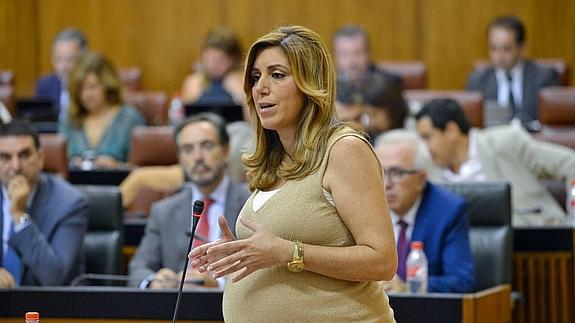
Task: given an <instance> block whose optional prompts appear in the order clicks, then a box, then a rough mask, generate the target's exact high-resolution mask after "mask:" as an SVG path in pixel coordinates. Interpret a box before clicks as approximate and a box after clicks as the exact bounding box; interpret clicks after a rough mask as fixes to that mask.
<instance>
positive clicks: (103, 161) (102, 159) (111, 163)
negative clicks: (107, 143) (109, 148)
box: [94, 155, 120, 169]
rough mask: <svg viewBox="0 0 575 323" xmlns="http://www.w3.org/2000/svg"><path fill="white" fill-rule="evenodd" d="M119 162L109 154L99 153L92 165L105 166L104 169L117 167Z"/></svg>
mask: <svg viewBox="0 0 575 323" xmlns="http://www.w3.org/2000/svg"><path fill="white" fill-rule="evenodd" d="M119 164H120V163H119V162H118V161H117V160H116V159H115V158H114V157H111V156H108V155H100V156H98V157H97V158H96V160H95V161H94V166H95V167H96V168H106V169H114V168H118V166H119Z"/></svg>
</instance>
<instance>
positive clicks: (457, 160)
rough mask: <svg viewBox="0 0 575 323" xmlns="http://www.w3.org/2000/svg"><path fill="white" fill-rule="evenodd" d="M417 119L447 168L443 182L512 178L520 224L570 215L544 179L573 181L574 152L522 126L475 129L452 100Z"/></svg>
mask: <svg viewBox="0 0 575 323" xmlns="http://www.w3.org/2000/svg"><path fill="white" fill-rule="evenodd" d="M415 119H416V120H417V132H419V134H420V135H421V137H422V138H423V139H424V140H425V142H426V143H427V146H428V147H429V150H430V152H431V155H432V157H433V160H434V162H435V164H436V165H437V166H439V167H442V168H443V174H442V175H443V176H442V177H443V180H445V181H448V182H461V181H485V180H488V181H505V182H509V183H510V184H511V188H512V190H511V191H512V205H513V224H514V225H530V224H536V225H537V224H538V225H540V224H544V223H547V222H557V221H561V220H562V219H564V217H565V212H564V211H563V209H562V208H561V206H560V205H559V204H558V203H557V201H556V200H555V199H554V198H553V196H551V193H550V192H549V191H548V190H547V189H546V188H545V187H544V186H543V185H542V184H541V183H540V182H539V180H540V179H542V178H550V179H554V180H558V181H562V182H564V183H565V184H566V185H567V184H568V183H569V181H570V180H571V179H573V178H575V152H574V151H573V150H571V149H569V148H567V147H563V146H559V145H555V144H551V143H548V142H543V141H537V140H534V139H533V138H532V137H531V136H530V135H529V134H528V133H527V132H526V131H525V130H523V128H521V127H515V126H510V125H504V126H499V127H490V128H486V129H475V128H470V126H469V121H468V120H467V118H466V117H465V115H464V113H463V110H462V109H461V107H460V106H459V104H458V103H457V102H455V101H454V100H451V99H436V100H432V101H430V102H429V103H427V104H426V105H425V106H424V107H423V108H422V109H421V110H420V111H419V112H418V113H417V114H416V116H415Z"/></svg>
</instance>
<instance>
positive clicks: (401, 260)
mask: <svg viewBox="0 0 575 323" xmlns="http://www.w3.org/2000/svg"><path fill="white" fill-rule="evenodd" d="M397 224H399V226H400V227H401V228H400V229H399V237H398V238H397V275H398V276H399V277H401V279H402V280H403V281H405V261H406V260H407V252H408V251H409V245H408V244H407V237H406V231H407V226H408V225H407V222H405V221H403V220H399V221H397Z"/></svg>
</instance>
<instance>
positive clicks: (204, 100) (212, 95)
mask: <svg viewBox="0 0 575 323" xmlns="http://www.w3.org/2000/svg"><path fill="white" fill-rule="evenodd" d="M241 59H242V49H241V46H240V42H239V40H238V38H237V37H236V35H235V34H234V33H233V31H232V30H231V29H230V28H227V27H219V28H216V29H214V30H212V31H210V32H209V33H208V34H207V36H206V38H205V39H204V43H203V45H202V54H201V62H200V64H199V65H198V70H197V71H196V72H195V73H194V74H192V75H189V76H188V77H187V78H186V79H185V80H184V85H183V86H182V93H181V99H182V101H183V102H184V103H186V104H190V103H194V104H206V105H209V104H213V105H221V104H242V103H243V101H244V92H243V90H242V77H243V73H242V70H241Z"/></svg>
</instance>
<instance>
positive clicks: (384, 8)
mask: <svg viewBox="0 0 575 323" xmlns="http://www.w3.org/2000/svg"><path fill="white" fill-rule="evenodd" d="M506 13H513V14H516V15H518V16H520V17H521V18H522V19H523V20H524V21H525V24H526V26H527V29H528V55H529V56H531V57H563V58H565V59H567V61H568V63H569V65H570V66H571V68H572V69H573V68H575V33H573V28H572V24H573V21H575V1H572V0H549V1H535V0H530V1H525V0H508V1H504V2H502V1H497V0H486V1H472V0H434V1H424V0H404V1H392V0H384V1H382V0H293V1H283V0H267V1H259V0H212V1H203V0H122V1H115V0H83V1H75V0H3V1H0V27H2V28H0V46H1V47H0V48H2V49H3V50H2V51H0V68H12V69H14V70H15V72H16V77H17V82H18V83H17V84H18V93H20V94H30V93H31V92H32V89H33V84H34V79H35V78H36V77H37V76H39V75H41V74H45V73H48V72H50V70H51V66H50V51H51V42H52V39H53V37H54V35H55V34H56V33H57V32H58V31H59V30H61V29H62V28H65V27H70V26H75V27H78V28H80V29H82V30H84V31H85V32H86V34H87V35H88V37H89V39H90V42H91V47H92V48H93V49H95V50H97V51H101V52H104V53H106V54H107V55H108V56H110V58H111V59H112V60H113V61H114V62H115V63H116V65H117V66H118V67H126V66H139V67H140V68H141V69H142V83H143V84H142V85H143V88H144V89H146V90H163V91H167V92H168V93H173V92H174V91H178V90H179V88H180V85H181V83H182V80H183V79H184V77H185V75H186V74H187V73H188V72H189V66H190V64H191V63H192V62H194V61H196V60H197V59H198V57H199V52H200V46H201V40H202V38H203V36H204V35H205V33H206V32H207V31H208V30H210V29H212V28H213V27H215V26H217V25H220V24H224V25H229V26H231V27H232V28H234V29H235V30H236V31H237V33H238V34H239V36H240V39H241V41H242V44H243V47H244V50H245V51H247V49H248V47H249V45H250V44H251V43H252V42H253V41H254V40H255V39H256V38H257V37H258V36H260V35H262V34H263V33H265V32H268V31H269V30H270V29H272V28H273V27H275V26H278V25H281V24H302V25H306V26H309V27H311V28H312V29H314V30H316V31H317V32H318V33H319V34H320V35H322V37H323V38H324V40H325V41H326V42H328V43H330V42H331V35H332V34H333V32H334V31H335V30H336V29H337V28H338V27H340V26H341V25H343V24H346V23H355V24H359V25H361V26H363V27H365V28H366V29H367V30H368V32H369V33H370V37H371V42H372V54H373V58H374V59H375V60H422V61H424V62H425V63H426V64H427V66H428V86H429V87H430V88H432V89H461V88H463V86H464V85H465V82H466V79H467V75H468V74H469V72H470V71H471V68H472V64H473V61H474V60H476V59H478V58H485V57H487V50H486V41H485V27H486V25H487V24H488V22H489V21H490V20H491V19H492V18H493V17H494V16H496V15H500V14H506ZM570 78H571V84H575V73H571V77H570Z"/></svg>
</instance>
